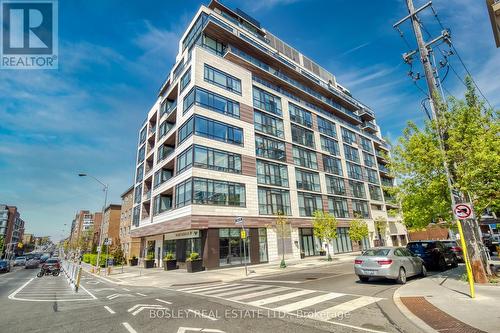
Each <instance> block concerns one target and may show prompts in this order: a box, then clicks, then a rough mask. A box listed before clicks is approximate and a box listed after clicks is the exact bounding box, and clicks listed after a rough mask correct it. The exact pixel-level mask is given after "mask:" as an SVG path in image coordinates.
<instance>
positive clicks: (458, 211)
mask: <svg viewBox="0 0 500 333" xmlns="http://www.w3.org/2000/svg"><path fill="white" fill-rule="evenodd" d="M453 214H455V217H456V218H457V219H459V220H465V219H468V218H469V217H471V216H472V206H471V204H469V203H461V204H456V205H455V207H453Z"/></svg>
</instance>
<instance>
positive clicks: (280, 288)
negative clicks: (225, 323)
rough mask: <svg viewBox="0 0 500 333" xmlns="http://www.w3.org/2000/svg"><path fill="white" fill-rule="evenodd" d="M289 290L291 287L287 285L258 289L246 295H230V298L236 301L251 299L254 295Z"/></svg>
mask: <svg viewBox="0 0 500 333" xmlns="http://www.w3.org/2000/svg"><path fill="white" fill-rule="evenodd" d="M288 290H291V288H287V287H279V288H271V289H268V290H264V291H258V292H255V293H250V294H246V295H240V296H236V297H229V299H230V300H234V301H243V300H245V299H249V298H254V297H259V296H263V295H269V294H275V293H279V292H282V291H288Z"/></svg>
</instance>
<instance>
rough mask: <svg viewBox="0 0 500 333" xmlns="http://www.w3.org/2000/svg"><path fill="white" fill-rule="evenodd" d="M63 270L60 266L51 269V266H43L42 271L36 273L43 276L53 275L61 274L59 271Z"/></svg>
mask: <svg viewBox="0 0 500 333" xmlns="http://www.w3.org/2000/svg"><path fill="white" fill-rule="evenodd" d="M60 272H61V270H60V269H59V268H54V269H51V268H50V267H49V268H44V267H42V268H41V269H40V272H38V273H37V274H36V276H37V277H39V278H41V277H42V276H44V275H52V276H59V273H60Z"/></svg>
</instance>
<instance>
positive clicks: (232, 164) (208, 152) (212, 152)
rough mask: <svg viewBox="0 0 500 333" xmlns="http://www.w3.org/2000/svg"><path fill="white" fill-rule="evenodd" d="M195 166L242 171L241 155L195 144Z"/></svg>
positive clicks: (235, 171)
mask: <svg viewBox="0 0 500 333" xmlns="http://www.w3.org/2000/svg"><path fill="white" fill-rule="evenodd" d="M194 166H195V167H198V168H205V169H211V170H217V171H224V172H232V173H241V155H240V154H235V153H231V152H227V151H223V150H219V149H214V148H208V147H204V146H195V147H194Z"/></svg>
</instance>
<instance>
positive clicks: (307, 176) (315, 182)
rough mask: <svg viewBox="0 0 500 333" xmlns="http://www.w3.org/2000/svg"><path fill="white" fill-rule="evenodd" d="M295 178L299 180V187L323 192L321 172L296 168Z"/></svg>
mask: <svg viewBox="0 0 500 333" xmlns="http://www.w3.org/2000/svg"><path fill="white" fill-rule="evenodd" d="M295 179H296V181H297V189H299V190H306V191H315V192H321V187H320V184H319V174H318V173H317V172H309V171H305V170H300V169H297V168H296V169H295Z"/></svg>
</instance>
